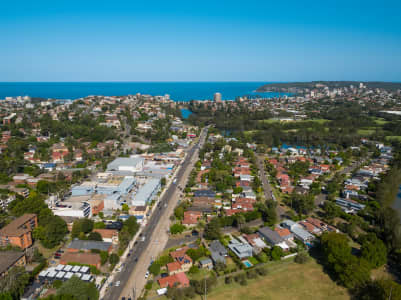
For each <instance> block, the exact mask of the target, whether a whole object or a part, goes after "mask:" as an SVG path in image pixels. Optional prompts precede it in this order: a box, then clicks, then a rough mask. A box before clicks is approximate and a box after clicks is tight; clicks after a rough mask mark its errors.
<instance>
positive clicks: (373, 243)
mask: <svg viewBox="0 0 401 300" xmlns="http://www.w3.org/2000/svg"><path fill="white" fill-rule="evenodd" d="M361 241H362V243H361V256H362V258H364V259H365V260H366V261H368V262H369V263H370V264H371V266H372V267H373V268H378V267H380V266H382V265H384V264H385V263H386V262H387V248H386V245H385V244H384V243H383V241H382V240H380V239H378V238H377V237H376V235H375V234H373V233H372V234H369V235H367V236H364V237H363V238H361Z"/></svg>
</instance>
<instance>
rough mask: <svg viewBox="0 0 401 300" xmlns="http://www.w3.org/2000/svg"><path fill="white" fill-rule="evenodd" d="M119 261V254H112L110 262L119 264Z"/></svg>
mask: <svg viewBox="0 0 401 300" xmlns="http://www.w3.org/2000/svg"><path fill="white" fill-rule="evenodd" d="M119 261H120V258H119V257H118V255H117V254H115V253H112V254H110V256H109V263H110V264H111V265H116V264H118V262H119Z"/></svg>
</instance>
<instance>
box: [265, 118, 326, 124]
mask: <svg viewBox="0 0 401 300" xmlns="http://www.w3.org/2000/svg"><path fill="white" fill-rule="evenodd" d="M328 121H329V120H326V119H307V120H299V121H291V122H296V123H299V122H315V123H319V124H324V123H325V122H328ZM261 122H263V123H270V124H271V123H278V122H280V120H276V119H266V120H262V121H261Z"/></svg>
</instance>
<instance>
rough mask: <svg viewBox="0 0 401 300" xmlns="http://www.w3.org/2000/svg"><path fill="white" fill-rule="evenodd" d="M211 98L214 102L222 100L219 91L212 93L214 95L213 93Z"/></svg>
mask: <svg viewBox="0 0 401 300" xmlns="http://www.w3.org/2000/svg"><path fill="white" fill-rule="evenodd" d="M213 100H214V101H215V102H221V101H222V99H221V93H214V95H213Z"/></svg>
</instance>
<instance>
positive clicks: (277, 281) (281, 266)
mask: <svg viewBox="0 0 401 300" xmlns="http://www.w3.org/2000/svg"><path fill="white" fill-rule="evenodd" d="M267 269H268V274H267V275H266V276H262V277H258V278H257V279H253V280H248V284H247V285H246V286H241V285H239V284H238V283H231V284H229V285H225V284H224V281H223V280H219V284H218V286H216V287H215V288H214V290H213V291H212V292H211V293H210V294H208V297H207V298H208V300H223V299H224V300H229V299H244V300H245V299H249V300H253V299H255V300H256V299H264V300H267V299H275V300H276V299H278V300H280V299H285V300H287V299H350V295H349V294H348V292H347V290H346V289H345V288H343V287H340V286H338V285H337V284H336V283H335V282H333V281H332V280H331V279H330V277H329V276H328V275H327V274H325V273H324V272H323V268H322V266H321V265H319V264H317V263H316V262H315V260H313V259H311V260H310V261H309V262H307V263H306V264H296V263H294V262H292V260H289V261H285V262H278V263H277V264H273V265H270V266H269V267H268V268H267ZM198 299H200V298H198Z"/></svg>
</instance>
